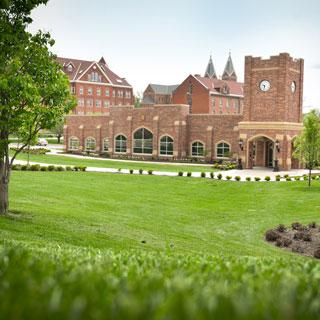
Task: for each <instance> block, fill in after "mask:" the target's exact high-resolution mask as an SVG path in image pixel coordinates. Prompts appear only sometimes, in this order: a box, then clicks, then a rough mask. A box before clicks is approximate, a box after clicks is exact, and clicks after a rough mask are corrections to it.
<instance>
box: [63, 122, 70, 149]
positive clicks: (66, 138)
mask: <svg viewBox="0 0 320 320" xmlns="http://www.w3.org/2000/svg"><path fill="white" fill-rule="evenodd" d="M68 131H69V130H68V126H67V125H64V126H63V148H64V151H65V152H67V151H68V143H69V132H68Z"/></svg>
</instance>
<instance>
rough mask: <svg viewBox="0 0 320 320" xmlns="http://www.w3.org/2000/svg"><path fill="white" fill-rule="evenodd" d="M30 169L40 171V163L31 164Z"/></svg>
mask: <svg viewBox="0 0 320 320" xmlns="http://www.w3.org/2000/svg"><path fill="white" fill-rule="evenodd" d="M30 171H40V164H32V165H31V166H30Z"/></svg>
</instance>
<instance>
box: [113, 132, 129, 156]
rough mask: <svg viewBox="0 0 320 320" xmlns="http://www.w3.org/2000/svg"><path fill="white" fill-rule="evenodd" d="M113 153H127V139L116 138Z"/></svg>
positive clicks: (122, 137) (123, 137) (120, 136)
mask: <svg viewBox="0 0 320 320" xmlns="http://www.w3.org/2000/svg"><path fill="white" fill-rule="evenodd" d="M115 149H116V150H115V152H122V153H124V152H127V138H126V137H125V136H123V135H121V134H120V135H118V136H116V148H115Z"/></svg>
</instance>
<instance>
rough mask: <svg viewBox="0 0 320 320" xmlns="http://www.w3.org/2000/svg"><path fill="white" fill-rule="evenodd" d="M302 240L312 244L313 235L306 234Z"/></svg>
mask: <svg viewBox="0 0 320 320" xmlns="http://www.w3.org/2000/svg"><path fill="white" fill-rule="evenodd" d="M302 239H303V241H307V242H311V241H312V237H311V234H310V233H309V232H305V233H304V235H303V237H302Z"/></svg>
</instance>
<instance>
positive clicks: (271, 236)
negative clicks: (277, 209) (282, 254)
mask: <svg viewBox="0 0 320 320" xmlns="http://www.w3.org/2000/svg"><path fill="white" fill-rule="evenodd" d="M265 237H266V240H267V241H270V242H272V241H276V240H277V239H279V238H280V235H279V233H278V232H277V231H275V230H273V229H270V230H268V231H267V232H266V234H265Z"/></svg>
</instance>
